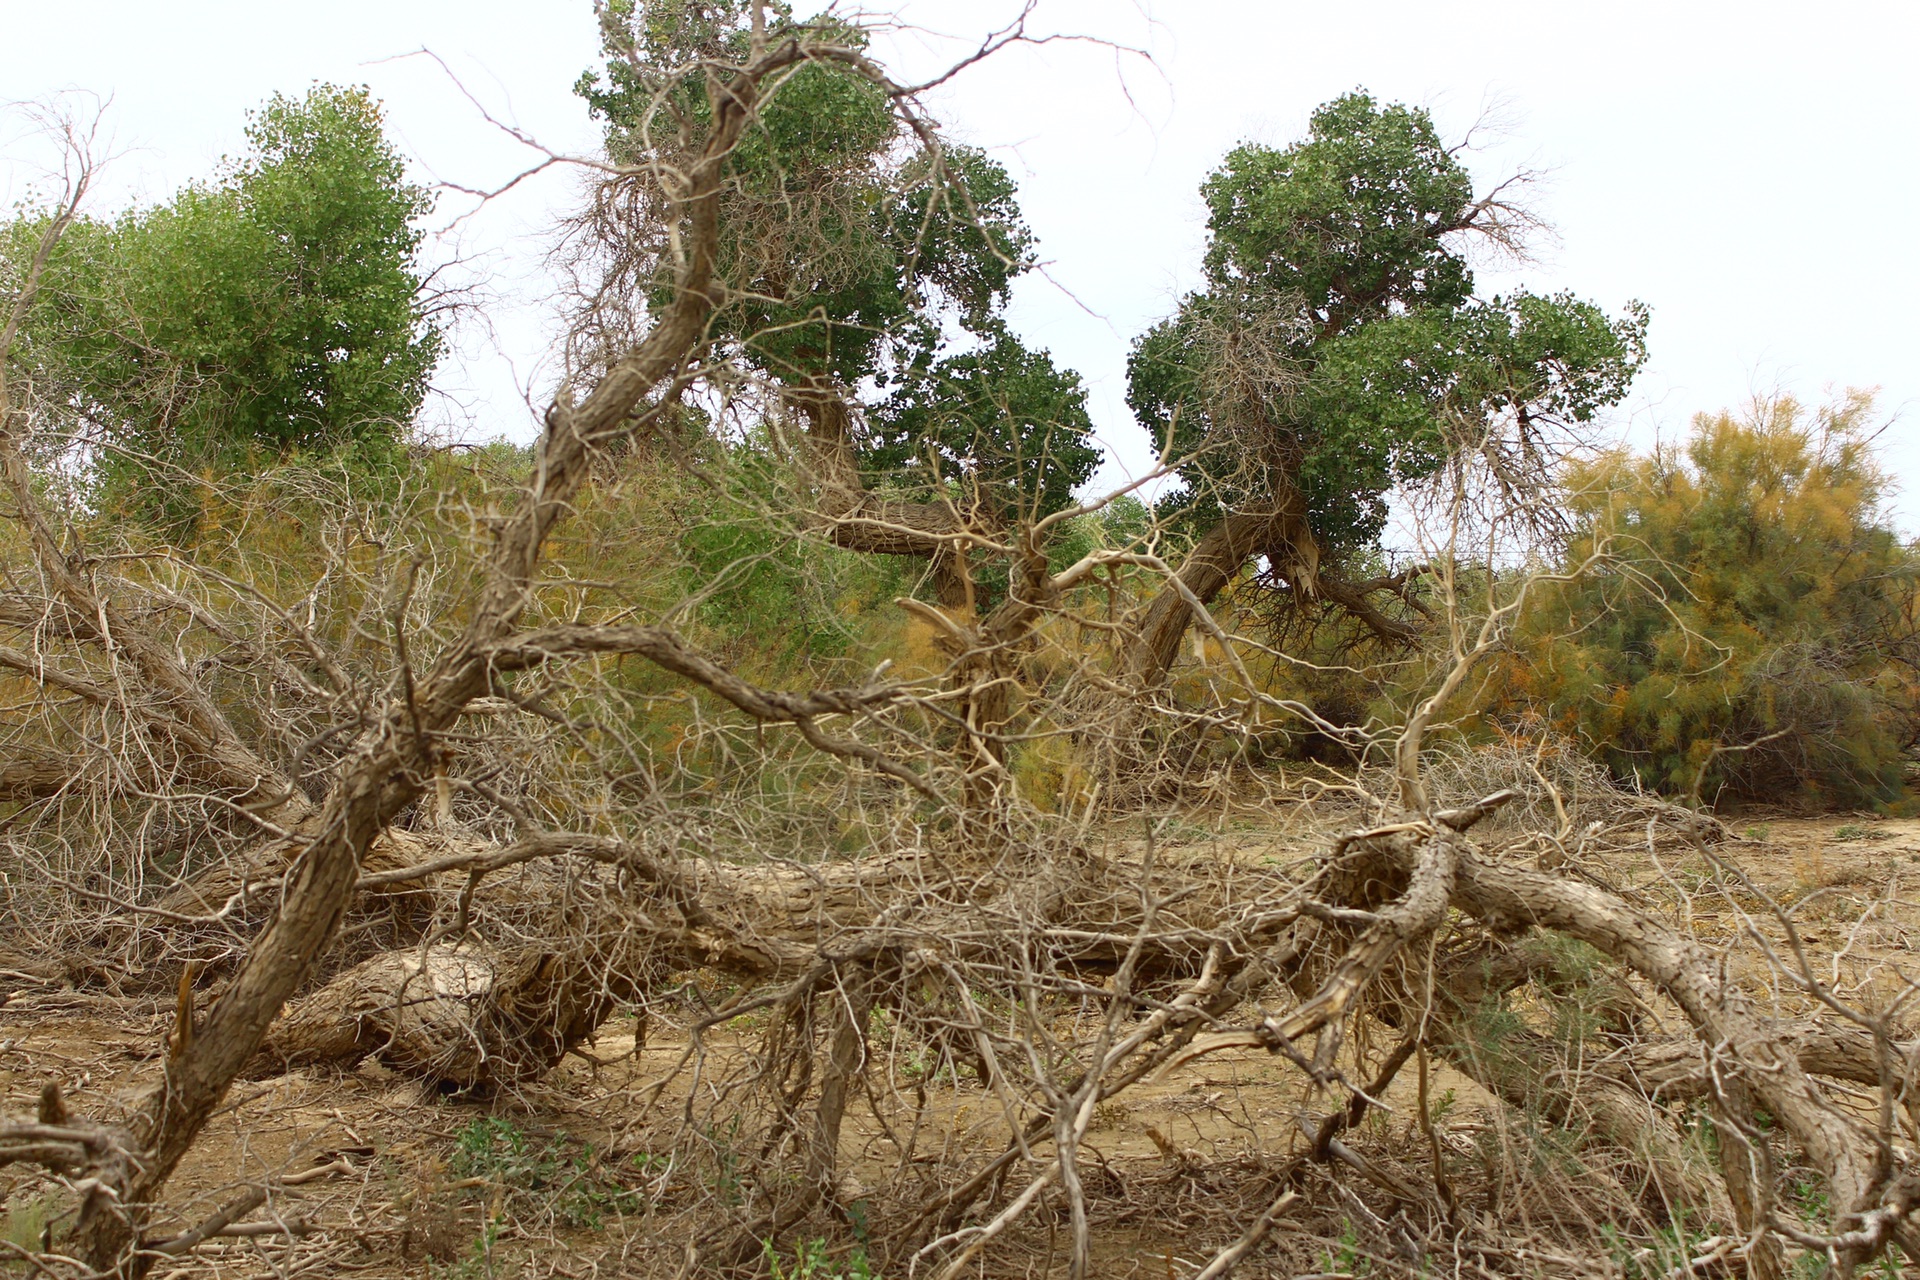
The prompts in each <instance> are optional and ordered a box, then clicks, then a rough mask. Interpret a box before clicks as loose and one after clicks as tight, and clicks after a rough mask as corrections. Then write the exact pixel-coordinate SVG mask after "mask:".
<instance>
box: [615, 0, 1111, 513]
mask: <svg viewBox="0 0 1920 1280" xmlns="http://www.w3.org/2000/svg"><path fill="white" fill-rule="evenodd" d="M767 9H768V18H767V20H768V24H769V29H768V33H767V38H768V39H770V40H779V39H783V38H786V37H788V36H790V35H793V34H796V33H798V32H801V31H805V30H811V31H814V32H815V33H816V34H820V33H821V30H822V27H823V24H824V26H825V28H826V30H825V34H828V35H830V36H831V37H832V39H833V41H834V42H835V43H836V44H838V45H840V46H841V47H845V48H852V49H859V48H863V47H864V45H865V42H866V41H865V36H864V34H863V33H862V32H861V31H860V30H859V29H857V28H854V27H849V26H846V25H844V24H841V23H839V22H838V21H837V20H834V19H832V18H822V19H818V20H816V21H815V22H814V23H813V24H804V25H803V24H799V23H796V21H795V20H794V18H793V16H792V10H791V7H790V6H787V5H784V4H775V5H769V6H767ZM603 18H604V21H603V31H604V38H605V45H606V51H607V54H608V58H607V62H606V66H605V69H604V71H603V72H601V73H599V74H589V75H587V76H583V77H582V79H581V81H580V83H579V85H578V91H579V93H580V94H581V95H582V96H583V97H584V98H585V99H586V101H587V102H588V104H589V106H590V107H591V109H592V110H593V112H594V113H595V114H596V115H597V116H598V117H599V118H600V119H602V120H603V121H604V122H605V125H606V130H607V143H608V150H609V153H610V154H611V156H612V157H613V158H614V159H615V160H616V161H620V162H622V163H627V164H632V165H634V166H635V169H636V174H637V176H636V177H635V179H634V180H633V182H631V183H630V184H627V186H626V188H625V190H624V191H623V193H622V196H621V198H622V199H624V200H625V202H626V203H625V204H624V205H623V206H621V207H620V208H618V209H615V210H612V212H613V213H614V214H616V215H617V218H615V219H610V220H609V221H610V222H612V221H617V223H618V227H617V231H616V235H615V236H614V237H613V238H615V239H617V240H618V241H619V242H620V247H619V248H617V249H616V250H614V252H613V255H612V256H613V259H614V260H613V262H612V264H611V266H612V275H613V277H614V280H615V281H616V286H617V287H624V288H626V289H627V290H629V291H630V292H632V293H635V294H638V295H642V296H650V295H652V294H656V293H657V291H658V289H659V287H660V282H661V280H662V279H664V278H665V276H666V274H667V272H668V271H669V269H670V268H669V259H670V253H671V244H672V237H671V234H670V233H671V231H672V228H671V226H670V225H669V224H668V221H667V219H666V218H665V217H664V216H663V215H662V214H661V213H660V210H661V209H663V208H664V207H665V201H664V199H663V198H662V190H661V184H662V183H665V182H669V181H671V172H672V169H673V166H672V165H671V163H664V164H663V163H662V162H661V159H660V158H661V157H662V156H663V155H664V156H666V157H668V159H669V160H670V159H671V157H672V155H673V154H674V146H675V141H674V140H675V139H676V138H690V137H694V136H698V130H699V126H700V124H701V123H702V120H703V113H704V112H705V111H706V110H707V107H706V97H705V93H704V90H702V89H701V87H700V84H699V81H698V79H697V78H696V77H692V76H688V75H685V74H684V69H685V68H686V67H687V66H689V65H691V64H695V63H697V62H699V60H701V59H702V58H711V57H715V56H717V55H719V54H722V53H738V52H739V51H740V50H741V49H743V48H744V46H745V44H746V42H747V41H748V40H749V38H750V33H749V28H748V22H747V6H746V5H745V4H742V3H737V2H733V3H716V4H705V3H692V2H688V3H680V4H647V5H634V4H632V3H630V0H620V2H618V3H614V4H610V5H609V6H608V7H607V8H606V9H605V10H604V13H603ZM929 129H930V126H929ZM640 157H649V158H650V165H640V164H638V163H637V160H638V158H640ZM728 176H729V187H728V191H727V196H726V199H727V202H728V205H729V207H728V210H727V213H726V215H725V216H724V217H723V219H722V225H723V226H724V227H725V228H726V230H725V232H723V237H722V244H721V249H720V264H719V273H718V274H719V276H720V278H721V279H722V280H723V281H724V282H725V284H726V287H727V290H728V295H727V302H726V305H725V307H724V308H723V309H722V311H721V313H720V315H719V317H718V318H717V319H716V322H715V324H714V326H713V329H714V334H715V337H716V339H717V341H718V343H719V345H720V346H721V348H722V349H723V350H724V351H725V352H726V354H728V355H730V356H731V357H732V358H734V359H737V360H739V361H741V362H742V363H744V364H745V365H747V366H748V367H750V368H752V369H754V370H757V371H758V372H759V373H761V374H763V375H766V376H768V377H771V378H772V379H773V380H775V381H776V382H777V383H779V384H780V385H782V386H784V387H786V388H787V389H789V390H790V391H793V392H797V393H799V394H800V396H801V397H802V400H803V402H805V399H806V397H809V396H811V397H813V401H812V402H813V403H818V402H819V401H820V400H822V399H825V398H832V399H835V400H838V401H839V402H841V403H843V404H847V405H849V406H850V407H859V408H861V409H863V410H865V412H864V413H863V414H861V417H862V418H863V419H864V421H863V422H862V423H861V424H860V425H861V426H862V427H863V428H866V430H864V431H863V435H862V449H861V459H860V460H861V465H862V467H863V469H864V470H866V471H867V472H868V473H869V476H870V477H871V479H872V480H873V481H875V482H877V483H881V484H885V485H889V486H894V487H898V488H901V489H905V490H910V491H912V490H917V491H922V492H924V491H926V490H927V489H929V488H932V489H945V488H947V487H949V486H951V485H954V484H960V485H963V486H965V487H966V488H967V489H969V490H970V491H974V492H982V493H991V494H993V495H995V496H994V497H993V498H992V500H991V501H990V502H989V503H988V504H987V505H988V506H990V507H992V508H995V509H998V510H1001V511H1003V512H1005V513H1011V512H1012V511H1013V510H1015V509H1027V508H1032V507H1033V506H1035V505H1036V504H1037V505H1038V506H1040V507H1042V508H1046V509H1057V508H1058V507H1060V506H1062V505H1064V504H1065V503H1066V502H1067V501H1068V500H1069V498H1070V495H1071V492H1072V490H1073V488H1074V487H1075V486H1076V485H1078V484H1081V483H1083V482H1084V481H1085V480H1086V479H1087V478H1088V476H1090V475H1091V474H1092V471H1093V468H1094V466H1095V465H1096V463H1097V462H1098V457H1099V454H1098V451H1097V449H1096V448H1095V447H1094V446H1093V445H1092V443H1091V441H1090V435H1091V423H1090V422H1089V420H1088V418H1087V415H1086V412H1085V393H1084V391H1083V390H1082V389H1081V387H1080V383H1079V379H1078V378H1077V376H1075V375H1074V374H1073V373H1071V372H1070V371H1066V370H1062V369H1059V368H1057V367H1056V366H1055V365H1054V364H1053V361H1052V359H1051V357H1049V356H1048V355H1047V354H1046V353H1045V352H1042V351H1034V350H1031V349H1029V348H1027V347H1025V346H1024V345H1023V344H1022V343H1021V342H1020V341H1019V339H1018V338H1017V337H1015V336H1014V335H1013V334H1012V333H1011V332H1009V331H1008V329H1007V327H1006V324H1005V322H1004V319H1003V318H1002V313H1003V311H1004V308H1005V306H1006V303H1007V300H1008V294H1009V291H1010V289H1011V288H1012V285H1013V282H1014V280H1015V279H1017V278H1018V277H1019V276H1020V275H1021V274H1022V273H1023V272H1025V271H1026V270H1028V269H1029V268H1030V267H1031V266H1032V263H1033V248H1032V246H1033V238H1032V234H1031V232H1030V231H1029V230H1028V228H1027V226H1026V224H1025V222H1024V221H1023V220H1022V218H1021V214H1020V209H1019V203H1018V200H1017V196H1016V192H1015V188H1014V184H1013V181H1012V179H1011V177H1010V176H1009V175H1008V174H1007V172H1006V170H1005V168H1004V167H1002V166H1001V165H1000V164H998V163H997V162H995V161H994V160H992V159H991V158H989V157H988V156H986V155H985V154H984V153H982V152H980V151H978V150H975V149H972V148H969V147H964V146H959V145H956V144H953V143H951V142H948V141H945V140H942V139H939V138H938V137H937V136H936V135H933V134H932V133H931V132H928V133H925V134H923V133H920V132H916V131H915V130H914V129H913V128H911V127H909V126H908V125H907V124H906V123H905V122H903V120H902V118H901V116H900V114H899V111H898V110H897V109H896V105H895V104H894V103H893V102H892V101H890V100H889V96H888V94H887V92H886V90H885V89H884V88H883V87H882V86H881V85H879V84H876V83H875V82H874V81H873V80H872V79H871V78H869V77H867V76H865V75H861V74H859V73H857V72H855V71H853V70H851V69H849V68H847V67H845V66H842V65H839V64H836V63H831V62H810V63H807V64H804V65H802V66H801V67H799V68H798V69H797V70H795V71H794V72H793V74H792V75H791V76H789V77H788V78H787V79H786V80H785V81H784V82H783V83H782V84H781V85H779V86H778V88H777V91H775V92H773V93H772V94H771V95H769V96H767V97H765V98H763V100H762V102H761V104H760V108H759V111H758V114H757V116H756V119H755V123H754V125H753V127H752V128H751V129H750V130H749V131H748V133H747V134H746V135H745V137H744V138H743V139H742V141H741V143H740V145H739V146H738V147H737V148H736V149H735V151H734V152H733V154H732V156H731V157H730V161H729V174H728ZM599 230H600V231H601V233H602V236H603V238H605V233H606V231H607V230H608V227H607V226H605V225H603V226H602V227H601V228H599ZM1016 495H1017V496H1016Z"/></svg>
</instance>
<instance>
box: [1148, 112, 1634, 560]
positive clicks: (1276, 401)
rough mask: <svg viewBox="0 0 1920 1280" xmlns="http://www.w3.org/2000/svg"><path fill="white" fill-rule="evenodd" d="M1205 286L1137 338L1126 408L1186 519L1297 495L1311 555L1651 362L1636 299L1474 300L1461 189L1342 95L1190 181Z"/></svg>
mask: <svg viewBox="0 0 1920 1280" xmlns="http://www.w3.org/2000/svg"><path fill="white" fill-rule="evenodd" d="M1202 194H1203V196H1204V198H1205V200H1206V204H1207V208H1208V222H1207V226H1208V244H1207V249H1206V253H1205V258H1204V272H1205V281H1206V283H1205V286H1204V287H1203V288H1201V289H1199V290H1197V291H1195V292H1194V293H1192V294H1190V295H1189V296H1188V297H1187V298H1186V299H1184V300H1183V301H1182V303H1181V305H1180V307H1179V309H1178V311H1177V312H1176V314H1175V315H1174V316H1173V317H1171V318H1170V319H1168V320H1166V321H1163V322H1161V323H1160V324H1158V325H1156V326H1154V327H1153V328H1152V329H1150V330H1149V331H1148V332H1147V333H1146V334H1145V335H1143V336H1142V337H1141V338H1140V339H1139V340H1138V341H1137V343H1136V344H1135V347H1134V351H1133V355H1132V358H1131V360H1130V361H1129V370H1128V371H1129V403H1130V404H1131V405H1132V406H1133V409H1134V411H1135V413H1136V415H1137V417H1138V418H1139V420H1140V422H1141V424H1142V425H1143V426H1144V427H1146V428H1147V429H1148V430H1150V431H1152V432H1153V433H1154V434H1155V436H1156V438H1159V439H1161V440H1164V441H1166V442H1167V443H1168V444H1169V445H1170V446H1171V447H1172V449H1173V451H1174V453H1175V455H1176V456H1177V457H1179V458H1180V459H1181V467H1180V474H1181V479H1182V480H1183V482H1184V484H1183V486H1182V487H1181V489H1180V490H1179V491H1178V492H1177V493H1176V494H1175V495H1174V497H1173V499H1172V503H1171V505H1173V506H1175V507H1187V508H1191V509H1192V510H1193V511H1194V512H1195V513H1196V515H1198V516H1200V517H1201V518H1203V519H1204V518H1207V517H1208V516H1209V513H1218V512H1220V511H1222V510H1227V511H1232V510H1236V509H1243V508H1245V507H1247V506H1248V505H1250V504H1258V503H1262V502H1271V501H1273V500H1274V495H1275V493H1276V491H1277V490H1294V491H1298V493H1299V494H1300V495H1301V496H1302V497H1303V498H1304V503H1305V507H1306V511H1307V513H1308V520H1309V523H1310V526H1311V531H1312V534H1313V536H1314V538H1315V539H1316V540H1318V541H1319V542H1320V543H1321V544H1322V549H1323V552H1325V551H1330V552H1333V553H1334V554H1335V555H1338V554H1340V553H1342V552H1347V551H1352V550H1356V549H1360V548H1364V547H1367V546H1370V545H1371V544H1372V543H1373V542H1374V541H1375V540H1376V539H1377V538H1378V537H1379V535H1380V533H1381V531H1382V529H1383V528H1384V526H1385V523H1386V517H1387V495H1388V494H1389V493H1390V492H1391V490H1392V489H1393V488H1394V487H1395V486H1396V485H1399V484H1405V483H1410V482H1418V481H1421V480H1424V479H1426V478H1428V477H1430V476H1432V475H1433V474H1434V473H1435V472H1436V471H1438V470H1439V469H1440V468H1441V466H1442V465H1444V464H1445V462H1446V461H1447V459H1448V458H1450V457H1453V456H1455V455H1456V454H1457V452H1458V451H1459V450H1460V449H1462V448H1465V447H1473V446H1474V445H1475V444H1476V443H1477V442H1478V440H1479V439H1481V438H1483V437H1486V436H1487V435H1489V434H1490V433H1491V434H1503V435H1505V436H1507V437H1508V438H1510V440H1511V441H1512V442H1513V443H1514V444H1516V445H1518V446H1520V447H1521V448H1522V450H1523V451H1524V449H1525V447H1526V445H1527V443H1528V441H1529V440H1530V439H1532V438H1533V436H1534V433H1535V432H1536V431H1537V429H1538V428H1540V427H1542V426H1545V425H1547V424H1549V423H1564V422H1585V421H1587V420H1588V419H1590V418H1591V417H1592V416H1593V415H1594V414H1595V413H1596V412H1597V411H1598V410H1599V409H1601V408H1603V407H1605V406H1608V405H1612V404H1617V403H1618V402H1619V401H1620V400H1621V399H1622V398H1623V397H1624V396H1625V395H1626V392H1627V389H1628V386H1629V384H1630V383H1631V381H1632V379H1633V376H1634V374H1635V373H1636V372H1637V371H1638V370H1639V368H1640V367H1641V365H1642V364H1643V362H1644V361H1645V359H1646V344H1645V336H1646V322H1647V314H1646V310H1645V308H1643V307H1641V306H1639V305H1638V304H1630V305H1629V306H1628V307H1627V309H1626V311H1625V313H1624V314H1623V315H1620V316H1618V317H1610V316H1608V315H1607V314H1606V313H1605V312H1604V311H1602V310H1601V309H1600V308H1599V307H1597V306H1595V305H1593V304H1592V303H1589V302H1585V301H1582V300H1580V299H1577V298H1575V297H1573V296H1571V295H1569V294H1565V293H1560V294H1554V295H1550V296H1542V295H1537V294H1531V293H1525V292H1519V293H1514V294H1510V295H1507V296H1504V297H1493V298H1480V297H1477V296H1476V295H1475V293H1474V277H1473V272H1472V270H1471V268H1470V266H1469V263H1468V259H1467V254H1468V251H1469V242H1470V240H1471V239H1472V238H1473V237H1474V236H1476V235H1480V236H1490V237H1492V238H1493V239H1495V240H1496V241H1500V242H1505V241H1508V240H1510V238H1511V236H1512V234H1513V221H1512V220H1513V216H1514V215H1513V211H1512V210H1511V209H1510V208H1509V207H1508V206H1506V205H1505V204H1504V203H1503V202H1502V201H1501V200H1500V198H1499V195H1498V193H1495V195H1491V196H1485V197H1481V198H1479V199H1476V198H1475V196H1474V192H1473V185H1472V181H1471V179H1470V177H1469V175H1468V174H1467V172H1466V169H1465V168H1464V167H1463V166H1462V164H1461V163H1460V160H1459V157H1458V155H1457V154H1456V153H1455V152H1454V151H1453V150H1451V149H1449V148H1448V147H1447V146H1446V145H1444V144H1443V142H1442V141H1441V139H1440V137H1439V135H1438V133H1437V131H1436V130H1435V128H1434V125H1433V121H1432V119H1431V118H1430V117H1429V116H1428V114H1427V113H1426V112H1425V111H1424V110H1419V109H1415V108H1409V107H1405V106H1398V105H1383V104H1380V103H1377V102H1376V101H1375V100H1374V99H1372V98H1371V97H1370V96H1368V95H1366V94H1364V93H1352V94H1347V95H1345V96H1342V97H1340V98H1337V99H1335V100H1333V101H1331V102H1329V103H1326V104H1325V105H1323V106H1322V107H1321V108H1320V109H1319V110H1318V111H1316V112H1315V113H1314V115H1313V118H1312V122H1311V125H1310V128H1309V130H1308V133H1307V136H1306V137H1305V138H1303V139H1302V140H1300V141H1298V142H1296V143H1294V144H1292V145H1290V146H1288V147H1285V148H1281V149H1276V148H1272V147H1266V146H1261V145H1256V144H1251V143H1250V144H1245V145H1242V146H1240V147H1238V148H1236V149H1234V150H1233V151H1232V152H1231V153H1230V154H1229V155H1228V156H1227V157H1226V159H1225V161H1224V162H1223V163H1222V164H1221V166H1220V167H1219V168H1218V169H1217V170H1215V172H1214V173H1213V175H1212V176H1211V177H1210V178H1209V179H1208V180H1207V182H1206V183H1205V185H1204V187H1203V189H1202Z"/></svg>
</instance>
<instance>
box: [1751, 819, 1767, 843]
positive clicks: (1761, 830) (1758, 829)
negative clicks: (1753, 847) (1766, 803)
mask: <svg viewBox="0 0 1920 1280" xmlns="http://www.w3.org/2000/svg"><path fill="white" fill-rule="evenodd" d="M1772 834H1773V828H1772V827H1769V826H1768V825H1767V824H1766V823H1764V822H1762V823H1759V824H1757V825H1755V826H1751V827H1748V828H1747V836H1746V838H1747V839H1749V840H1755V841H1762V842H1764V841H1765V840H1766V839H1767V837H1768V836H1770V835H1772Z"/></svg>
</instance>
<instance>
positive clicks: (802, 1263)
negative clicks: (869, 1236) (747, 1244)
mask: <svg viewBox="0 0 1920 1280" xmlns="http://www.w3.org/2000/svg"><path fill="white" fill-rule="evenodd" d="M765 1250H766V1258H767V1275H768V1276H769V1277H770V1280H879V1277H878V1276H876V1275H875V1274H874V1271H873V1264H872V1263H870V1262H868V1261H867V1251H866V1250H865V1249H863V1248H861V1247H860V1246H858V1245H855V1246H854V1248H853V1251H852V1252H851V1253H849V1254H847V1256H846V1258H845V1259H844V1260H841V1261H835V1259H834V1258H833V1256H832V1255H831V1254H829V1253H828V1252H827V1242H826V1241H825V1240H822V1239H820V1238H819V1237H817V1236H816V1237H815V1238H814V1239H812V1240H803V1241H801V1242H800V1243H799V1244H797V1245H795V1246H794V1247H793V1260H792V1261H791V1262H788V1261H787V1260H786V1259H785V1258H783V1257H782V1256H781V1254H780V1251H779V1250H778V1249H776V1248H775V1247H774V1244H773V1241H771V1240H768V1241H767V1242H766V1243H765Z"/></svg>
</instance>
